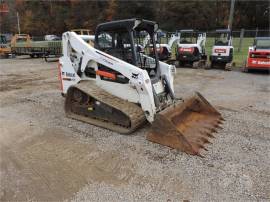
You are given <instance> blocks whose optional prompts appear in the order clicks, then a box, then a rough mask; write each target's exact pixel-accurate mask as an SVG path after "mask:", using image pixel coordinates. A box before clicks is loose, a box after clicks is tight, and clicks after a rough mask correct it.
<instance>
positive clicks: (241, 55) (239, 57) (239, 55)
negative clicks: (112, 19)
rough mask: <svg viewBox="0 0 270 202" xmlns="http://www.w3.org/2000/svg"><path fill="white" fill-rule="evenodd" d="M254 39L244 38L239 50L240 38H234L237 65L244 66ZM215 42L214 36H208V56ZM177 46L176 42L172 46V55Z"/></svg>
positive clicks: (206, 47)
mask: <svg viewBox="0 0 270 202" xmlns="http://www.w3.org/2000/svg"><path fill="white" fill-rule="evenodd" d="M253 41H254V38H243V41H242V48H241V50H240V51H238V47H239V42H240V38H233V47H234V54H233V62H235V66H236V67H242V65H243V61H244V60H245V59H246V58H247V53H248V47H249V46H252V44H253ZM165 42H166V40H164V43H165ZM213 44H214V38H206V45H205V49H206V54H207V57H208V58H209V56H210V54H211V51H212V46H213ZM175 46H176V45H175V44H174V46H173V48H172V57H174V56H175Z"/></svg>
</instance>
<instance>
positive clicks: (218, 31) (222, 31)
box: [216, 29, 231, 33]
mask: <svg viewBox="0 0 270 202" xmlns="http://www.w3.org/2000/svg"><path fill="white" fill-rule="evenodd" d="M216 32H217V33H230V32H231V30H230V29H217V30H216Z"/></svg>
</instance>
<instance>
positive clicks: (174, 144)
mask: <svg viewBox="0 0 270 202" xmlns="http://www.w3.org/2000/svg"><path fill="white" fill-rule="evenodd" d="M222 121H224V119H223V118H222V117H221V114H220V113H219V112H218V111H217V110H216V109H215V108H214V107H213V106H211V104H210V103H209V102H208V101H207V100H206V99H205V98H204V97H203V96H202V95H201V94H200V93H198V92H197V93H196V94H195V96H193V97H191V98H189V99H187V100H185V101H184V102H181V103H180V102H179V103H176V104H174V105H172V106H170V107H168V108H166V109H165V110H163V111H161V112H160V113H158V114H156V117H155V120H154V122H153V123H152V127H151V129H150V132H149V133H148V134H147V137H146V138H147V140H149V141H152V142H155V143H159V144H161V145H166V146H169V147H171V148H175V149H177V150H180V151H183V152H186V153H188V154H192V155H198V156H201V157H203V156H202V155H201V154H200V150H201V149H205V150H207V149H206V148H205V147H204V144H206V143H210V141H209V138H212V137H214V136H213V135H212V133H213V132H216V130H217V128H221V127H220V126H219V124H221V123H222Z"/></svg>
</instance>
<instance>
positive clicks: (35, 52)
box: [11, 34, 62, 60]
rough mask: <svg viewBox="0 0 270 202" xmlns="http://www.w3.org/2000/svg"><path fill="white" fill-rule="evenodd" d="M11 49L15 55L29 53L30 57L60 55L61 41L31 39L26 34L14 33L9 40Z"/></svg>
mask: <svg viewBox="0 0 270 202" xmlns="http://www.w3.org/2000/svg"><path fill="white" fill-rule="evenodd" d="M11 51H12V53H14V54H15V55H29V56H30V57H31V58H34V57H44V58H45V60H47V58H48V57H60V56H61V55H62V41H60V40H59V41H33V40H32V39H31V37H30V36H29V35H28V34H16V35H15V36H14V37H13V38H12V40H11Z"/></svg>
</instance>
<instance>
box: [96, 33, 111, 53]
mask: <svg viewBox="0 0 270 202" xmlns="http://www.w3.org/2000/svg"><path fill="white" fill-rule="evenodd" d="M98 45H99V47H100V48H101V49H107V48H112V36H111V35H110V34H109V33H106V32H102V33H100V34H99V35H98Z"/></svg>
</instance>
